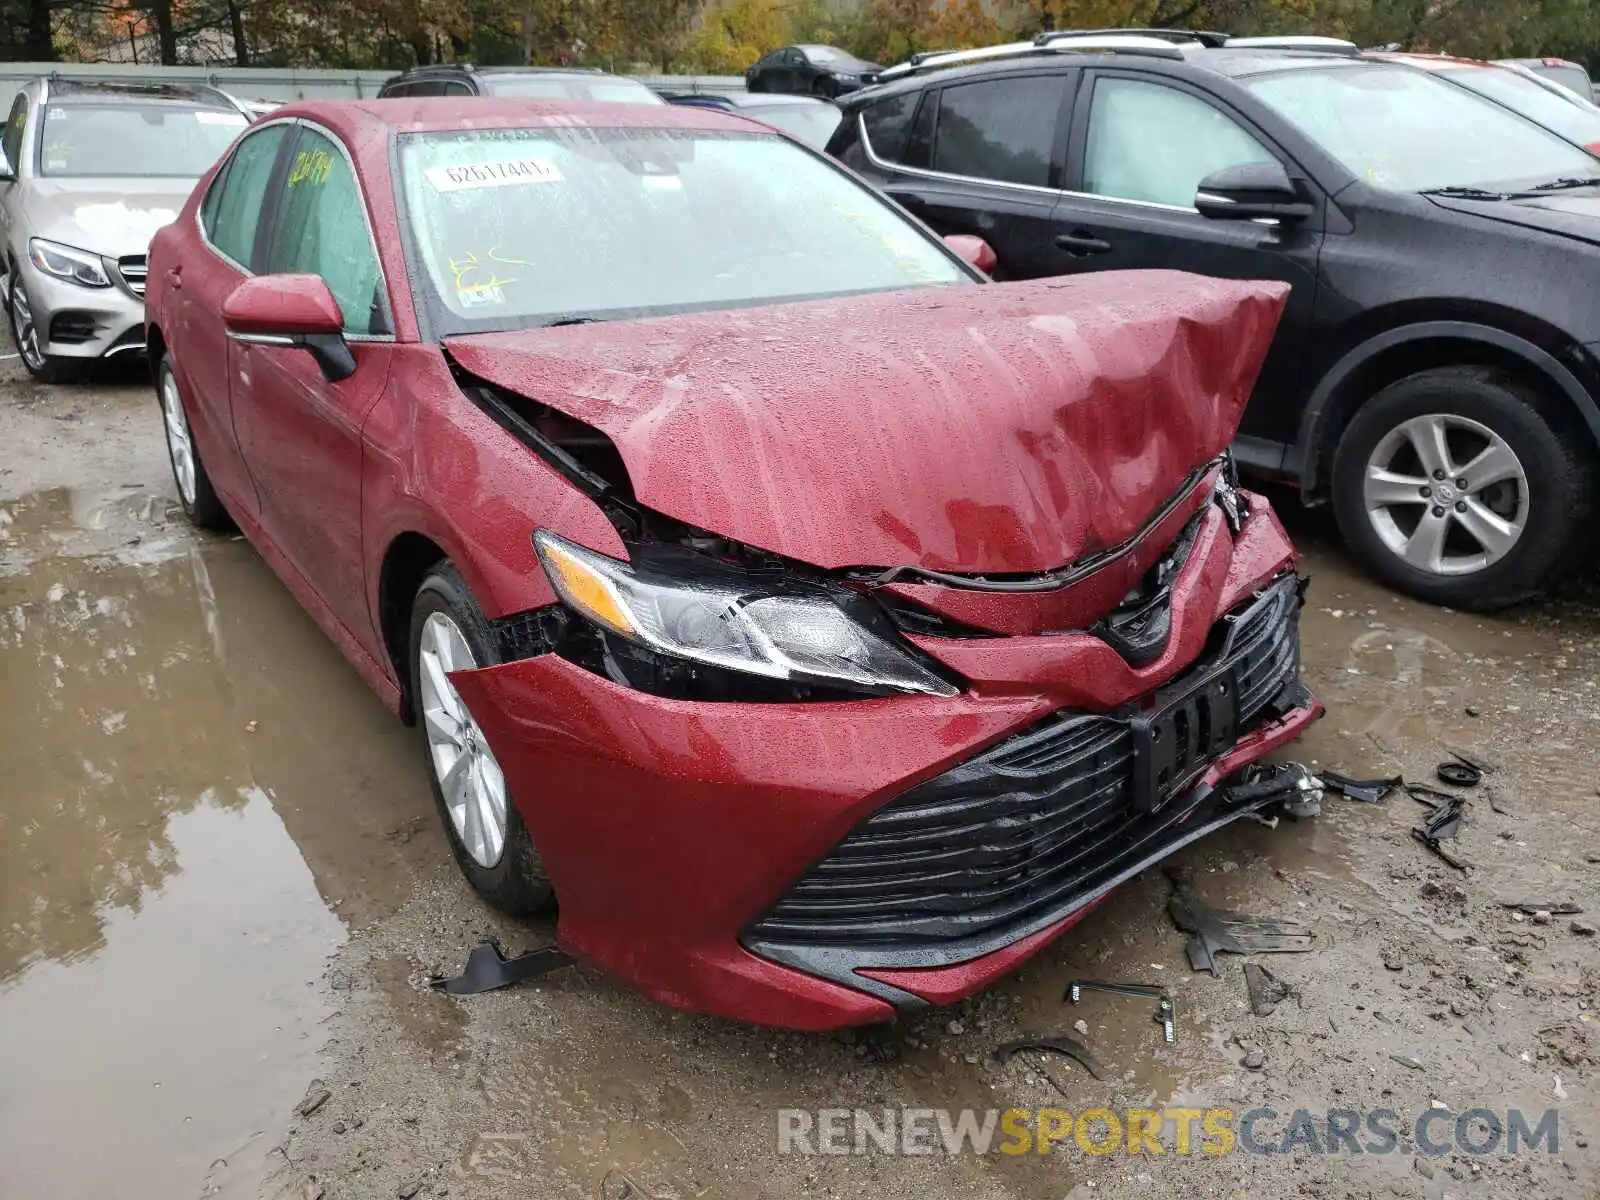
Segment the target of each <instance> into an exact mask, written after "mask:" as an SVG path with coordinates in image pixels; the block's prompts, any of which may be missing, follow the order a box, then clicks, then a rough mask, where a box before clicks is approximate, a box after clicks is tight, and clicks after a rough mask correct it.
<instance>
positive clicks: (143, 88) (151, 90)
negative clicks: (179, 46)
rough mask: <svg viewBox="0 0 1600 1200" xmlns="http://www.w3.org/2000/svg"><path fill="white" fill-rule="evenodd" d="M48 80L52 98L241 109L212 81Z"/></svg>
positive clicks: (57, 78)
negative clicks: (196, 82)
mask: <svg viewBox="0 0 1600 1200" xmlns="http://www.w3.org/2000/svg"><path fill="white" fill-rule="evenodd" d="M46 82H47V83H48V85H49V88H50V99H51V100H68V101H70V100H73V99H89V100H112V101H116V100H128V101H138V102H140V103H144V104H148V103H150V102H151V101H157V102H160V101H169V102H171V103H174V104H196V105H200V106H201V107H203V108H220V109H224V110H232V111H234V112H237V111H238V108H237V107H236V106H235V105H234V103H233V102H232V101H231V100H230V99H229V98H228V97H227V96H226V95H225V94H224V93H223V92H222V91H221V89H219V88H214V87H211V86H210V85H208V84H195V85H189V84H182V83H101V82H99V81H97V80H89V79H63V78H60V77H55V76H53V77H51V78H49V79H48V80H47V81H46Z"/></svg>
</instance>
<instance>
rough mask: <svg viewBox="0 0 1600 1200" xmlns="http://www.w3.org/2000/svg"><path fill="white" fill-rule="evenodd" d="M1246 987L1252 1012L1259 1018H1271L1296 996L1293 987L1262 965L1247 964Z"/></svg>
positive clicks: (1245, 968)
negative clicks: (1278, 1008)
mask: <svg viewBox="0 0 1600 1200" xmlns="http://www.w3.org/2000/svg"><path fill="white" fill-rule="evenodd" d="M1244 986H1245V989H1246V990H1247V991H1248V992H1249V993H1250V1011H1251V1012H1253V1013H1254V1014H1255V1015H1256V1016H1258V1017H1270V1016H1271V1015H1272V1011H1273V1009H1275V1008H1277V1007H1278V1005H1280V1004H1282V1003H1283V1002H1284V1001H1285V1000H1287V999H1288V998H1289V997H1290V996H1293V995H1294V994H1295V990H1294V988H1293V986H1291V985H1290V984H1287V983H1285V982H1284V981H1283V980H1281V979H1279V978H1278V977H1277V976H1276V975H1274V974H1273V973H1272V972H1271V971H1269V970H1267V969H1266V968H1265V967H1263V966H1262V965H1261V964H1260V963H1251V962H1247V963H1245V965H1244Z"/></svg>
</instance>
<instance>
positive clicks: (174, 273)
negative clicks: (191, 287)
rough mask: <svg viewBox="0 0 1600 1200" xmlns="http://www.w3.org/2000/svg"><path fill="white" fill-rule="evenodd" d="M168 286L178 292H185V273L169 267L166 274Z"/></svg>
mask: <svg viewBox="0 0 1600 1200" xmlns="http://www.w3.org/2000/svg"><path fill="white" fill-rule="evenodd" d="M166 281H167V286H168V287H169V288H174V289H176V290H178V291H182V290H183V271H182V270H180V269H179V268H177V267H168V268H167V274H166Z"/></svg>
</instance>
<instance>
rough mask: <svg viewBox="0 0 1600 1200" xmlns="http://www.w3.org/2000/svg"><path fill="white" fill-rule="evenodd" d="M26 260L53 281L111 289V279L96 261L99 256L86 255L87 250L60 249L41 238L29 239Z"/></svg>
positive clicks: (74, 248)
mask: <svg viewBox="0 0 1600 1200" xmlns="http://www.w3.org/2000/svg"><path fill="white" fill-rule="evenodd" d="M28 258H29V260H30V261H31V262H32V263H33V265H34V266H36V267H38V268H39V270H41V271H43V272H44V273H45V274H46V275H54V276H55V277H56V278H57V279H65V280H66V281H67V282H68V283H76V284H78V285H79V286H80V287H91V288H103V287H110V286H111V280H110V279H109V278H108V277H107V275H106V268H105V264H104V263H102V262H101V261H100V256H99V255H98V254H90V253H89V251H87V250H79V249H77V248H76V247H74V246H63V245H61V244H60V243H59V242H47V241H45V240H44V239H43V238H33V239H32V240H31V241H29V242H28Z"/></svg>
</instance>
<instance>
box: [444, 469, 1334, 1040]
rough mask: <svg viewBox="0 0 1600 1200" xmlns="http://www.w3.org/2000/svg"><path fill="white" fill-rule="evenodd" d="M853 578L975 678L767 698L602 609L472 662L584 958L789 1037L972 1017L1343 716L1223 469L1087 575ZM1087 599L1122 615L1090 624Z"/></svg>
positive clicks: (1260, 526) (1296, 601) (482, 702)
mask: <svg viewBox="0 0 1600 1200" xmlns="http://www.w3.org/2000/svg"><path fill="white" fill-rule="evenodd" d="M630 549H632V547H630ZM886 574H887V575H889V576H890V577H889V578H885V575H886ZM836 579H837V582H839V583H841V584H844V585H847V586H849V587H851V588H852V589H854V590H855V591H857V592H858V593H859V594H860V595H861V596H862V598H863V599H864V600H868V601H871V602H873V603H875V604H877V605H879V606H880V608H881V611H882V613H883V614H884V615H885V616H886V617H887V619H888V620H889V621H891V622H892V623H893V624H894V625H895V626H896V627H897V628H898V631H899V635H900V636H901V637H902V638H903V639H904V641H905V642H906V643H907V644H909V645H911V646H914V647H915V648H916V650H917V651H918V652H919V653H920V654H921V655H923V656H925V661H926V662H927V664H928V665H929V667H930V668H931V669H932V670H934V671H935V672H937V674H938V676H939V677H941V678H944V679H951V680H959V681H960V686H959V687H954V688H948V689H940V690H929V691H927V692H923V693H921V694H911V695H902V696H885V697H881V698H864V697H862V698H852V697H849V696H845V695H840V694H834V693H830V692H827V691H821V692H811V693H807V692H806V691H805V689H794V688H791V689H790V690H789V694H787V695H784V694H781V689H780V688H776V687H774V686H772V685H770V684H769V683H763V684H762V686H760V687H755V686H752V687H751V688H750V689H749V691H748V693H747V694H746V695H743V696H739V695H734V694H729V693H726V692H723V691H718V690H717V689H719V688H722V687H724V686H725V685H726V682H727V681H726V679H725V678H724V677H723V676H722V675H721V674H719V673H718V672H716V671H710V672H704V671H696V670H692V669H686V668H685V664H683V663H681V662H679V663H672V662H664V661H660V660H659V659H657V660H655V661H652V656H651V655H649V654H646V653H641V652H640V651H639V650H638V647H636V646H629V645H628V644H627V643H625V642H624V641H622V640H619V639H616V638H612V637H609V636H608V635H606V634H605V632H604V631H603V630H597V629H596V628H595V627H594V626H593V624H592V623H585V622H576V623H574V622H573V621H572V620H571V618H570V617H563V618H562V620H561V621H560V622H558V624H559V626H560V628H559V629H551V630H549V631H547V632H546V634H544V635H542V636H545V637H546V638H547V645H548V652H546V653H539V654H530V655H529V656H528V657H523V658H519V659H517V660H515V661H511V662H507V663H505V664H503V665H501V666H498V667H493V668H489V669H486V670H482V671H477V672H470V673H464V674H462V675H460V676H458V677H457V681H458V685H459V686H460V687H461V690H462V693H463V695H464V696H465V697H466V698H467V700H468V703H469V704H470V705H471V707H472V709H473V711H474V713H475V714H481V718H480V719H481V723H482V724H483V725H484V727H485V729H486V732H487V733H488V735H489V737H490V739H491V742H492V744H493V745H494V747H495V749H496V753H497V754H498V755H499V758H500V761H501V763H502V765H503V767H504V769H505V771H506V774H507V778H508V781H509V782H510V783H511V785H512V789H513V794H514V795H515V796H516V798H517V800H518V803H519V807H521V808H522V810H523V813H524V818H525V820H526V821H527V822H528V825H529V828H530V831H531V832H532V833H533V835H534V838H535V841H536V843H537V844H538V845H539V846H540V848H541V852H542V853H543V854H544V856H545V858H546V862H547V865H548V868H549V870H550V873H551V877H552V879H553V881H554V883H555V886H556V889H557V893H558V895H559V896H560V898H561V904H562V915H561V925H560V938H561V943H562V945H563V946H564V947H565V948H567V949H569V950H570V951H571V952H573V953H575V954H578V955H580V956H583V957H585V958H588V959H590V960H591V961H595V962H597V963H599V964H600V965H602V966H604V967H606V968H607V969H609V970H610V971H612V972H613V973H615V974H616V975H618V976H620V977H622V978H623V979H625V980H628V981H629V982H632V983H634V984H635V985H637V986H639V987H640V988H642V989H643V990H645V991H646V992H648V993H650V994H651V995H653V996H655V997H656V998H657V999H660V1000H662V1001H664V1002H667V1003H672V1004H676V1005H679V1006H683V1007H688V1008H693V1009H697V1010H701V1011H710V1012H716V1013H721V1014H725V1015H729V1016H733V1017H737V1018H740V1019H744V1020H750V1021H756V1022H762V1023H768V1024H775V1025H784V1026H790V1027H800V1028H830V1027H836V1026H842V1025H849V1024H860V1023H864V1022H869V1021H875V1020H883V1019H887V1018H889V1017H891V1016H892V1015H893V1014H894V1013H895V1012H896V1011H900V1010H905V1009H908V1008H914V1007H918V1006H921V1005H923V1004H926V1003H948V1002H950V1001H953V1000H956V999H959V998H961V997H963V996H966V995H968V994H970V993H972V992H974V991H977V990H979V989H980V988H982V987H984V986H986V985H987V984H988V983H989V982H991V981H992V980H993V979H994V978H995V977H997V976H998V975H1000V974H1002V973H1004V972H1005V971H1007V970H1010V969H1011V968H1013V967H1014V966H1015V965H1016V964H1017V963H1018V962H1020V961H1021V960H1022V959H1024V958H1026V957H1027V956H1028V955H1030V954H1032V953H1034V952H1035V951H1037V950H1038V949H1039V948H1041V947H1042V946H1043V945H1045V944H1046V943H1047V942H1048V941H1050V940H1051V939H1052V938H1053V937H1055V936H1057V935H1059V934H1060V933H1061V932H1063V931H1064V930H1066V929H1068V928H1070V926H1071V925H1072V924H1073V923H1074V922H1075V921H1076V920H1078V919H1079V918H1081V917H1082V916H1083V915H1084V914H1085V913H1086V912H1088V911H1089V909H1091V908H1092V907H1093V906H1094V905H1095V904H1097V903H1098V902H1099V901H1100V900H1101V899H1103V898H1104V897H1105V896H1106V895H1107V894H1108V893H1109V892H1110V891H1111V890H1113V889H1114V888H1115V887H1116V886H1117V885H1118V884H1119V883H1121V882H1123V881H1124V880H1126V879H1128V878H1130V877H1131V876H1132V875H1134V874H1136V873H1138V872H1139V871H1141V870H1143V869H1145V868H1147V867H1148V866H1150V865H1152V864H1153V863H1155V862H1158V861H1160V860H1161V859H1163V858H1165V857H1166V856H1168V855H1170V854H1171V853H1173V852H1174V851H1175V850H1177V849H1178V848H1180V847H1182V846H1184V845H1186V844H1188V843H1189V842H1192V841H1194V840H1196V839H1197V838H1199V837H1202V836H1204V835H1205V834H1206V833H1208V832H1210V831H1212V830H1214V829H1217V828H1219V827H1221V826H1222V825H1225V824H1227V823H1229V822H1230V821H1232V820H1235V819H1238V818H1239V817H1240V816H1242V815H1245V814H1246V813H1248V812H1251V811H1254V810H1256V809H1258V808H1260V807H1261V802H1260V801H1259V800H1254V801H1248V802H1247V801H1243V800H1238V799H1236V795H1237V793H1236V792H1235V791H1233V790H1231V789H1229V788H1227V787H1225V786H1223V784H1224V783H1225V781H1227V780H1228V779H1229V778H1230V777H1232V776H1234V775H1235V774H1236V773H1237V772H1239V771H1240V770H1241V769H1242V768H1244V767H1245V766H1247V765H1248V764H1250V763H1253V762H1255V761H1256V760H1258V759H1260V758H1261V757H1263V756H1264V755H1266V754H1268V753H1269V752H1270V751H1272V750H1273V749H1274V748H1276V747H1278V746H1280V745H1281V744H1283V743H1284V742H1286V741H1288V740H1290V739H1292V738H1293V737H1295V736H1296V735H1298V733H1299V732H1300V731H1301V730H1302V729H1303V728H1304V727H1305V726H1306V725H1307V724H1309V723H1310V722H1311V721H1313V720H1314V719H1315V718H1316V717H1317V716H1318V715H1320V712H1321V709H1320V706H1318V705H1317V703H1316V702H1315V700H1314V699H1313V698H1312V697H1311V695H1310V694H1309V693H1308V692H1307V691H1306V689H1305V687H1304V686H1303V684H1302V683H1301V681H1300V676H1299V663H1300V657H1299V613H1300V605H1301V590H1302V581H1301V580H1300V578H1299V577H1298V576H1297V574H1296V572H1295V558H1294V552H1293V550H1292V547H1291V546H1290V543H1289V541H1288V539H1287V537H1286V536H1285V534H1284V532H1283V530H1282V527H1281V526H1280V525H1279V523H1278V521H1277V519H1276V517H1275V516H1274V514H1273V513H1272V511H1271V509H1270V508H1269V506H1268V505H1267V504H1266V502H1265V501H1264V500H1262V499H1260V498H1258V497H1255V496H1253V495H1250V494H1249V493H1245V492H1242V491H1240V490H1239V489H1238V488H1237V487H1236V486H1235V484H1234V482H1233V480H1232V477H1231V471H1230V470H1229V469H1228V467H1227V466H1226V465H1225V464H1224V463H1222V462H1217V463H1213V464H1210V465H1209V466H1208V467H1207V468H1206V469H1204V470H1203V471H1200V472H1197V473H1196V474H1195V475H1194V476H1192V477H1191V478H1189V479H1187V480H1185V482H1184V484H1183V486H1182V487H1181V488H1180V489H1179V490H1178V492H1177V493H1175V494H1174V495H1173V496H1172V497H1171V498H1169V501H1168V503H1166V504H1164V505H1162V506H1161V508H1160V509H1159V510H1158V511H1157V512H1156V513H1155V514H1154V515H1153V516H1152V517H1151V519H1150V520H1149V521H1148V522H1147V523H1146V524H1145V525H1144V526H1143V527H1142V528H1141V529H1140V530H1139V531H1138V532H1137V533H1136V534H1135V535H1134V536H1133V537H1131V538H1130V539H1128V541H1127V542H1126V543H1125V544H1123V545H1121V546H1118V547H1114V548H1112V549H1111V550H1110V551H1108V552H1107V553H1105V554H1103V555H1101V556H1099V557H1098V558H1097V560H1096V561H1094V562H1092V563H1091V564H1089V569H1087V570H1072V571H1068V572H1064V573H1057V574H1056V575H1046V576H1038V577H1033V578H1015V577H1013V578H1006V579H992V578H971V579H965V578H957V577H954V576H935V575H933V574H932V573H919V572H887V573H885V572H880V573H872V574H865V575H864V574H861V573H850V572H843V573H840V574H839V575H838V576H837V577H836ZM1130 580H1131V581H1132V582H1131V583H1130V582H1129V581H1130ZM1108 581H1114V582H1115V584H1116V587H1117V590H1118V591H1119V592H1120V594H1121V600H1120V602H1115V603H1113V604H1112V605H1111V606H1110V607H1109V609H1108V607H1107V605H1106V604H1105V602H1104V601H1103V599H1102V598H1101V597H1103V594H1104V591H1105V589H1106V587H1107V586H1108ZM1085 607H1087V608H1098V609H1099V611H1100V613H1101V614H1102V615H1101V616H1099V617H1098V618H1097V619H1095V620H1093V621H1085V622H1084V623H1083V624H1081V625H1079V626H1078V627H1076V628H1074V627H1072V625H1071V624H1070V623H1067V618H1068V617H1070V616H1071V614H1073V613H1075V612H1078V611H1079V610H1080V608H1085ZM1019 613H1023V614H1026V615H1025V616H1019V615H1018V614H1019ZM1060 623H1067V627H1066V628H1058V627H1057V625H1058V624H1060ZM1007 625H1009V626H1010V627H1011V629H1012V631H1011V632H1003V631H1002V630H1001V629H998V628H995V626H1007Z"/></svg>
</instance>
